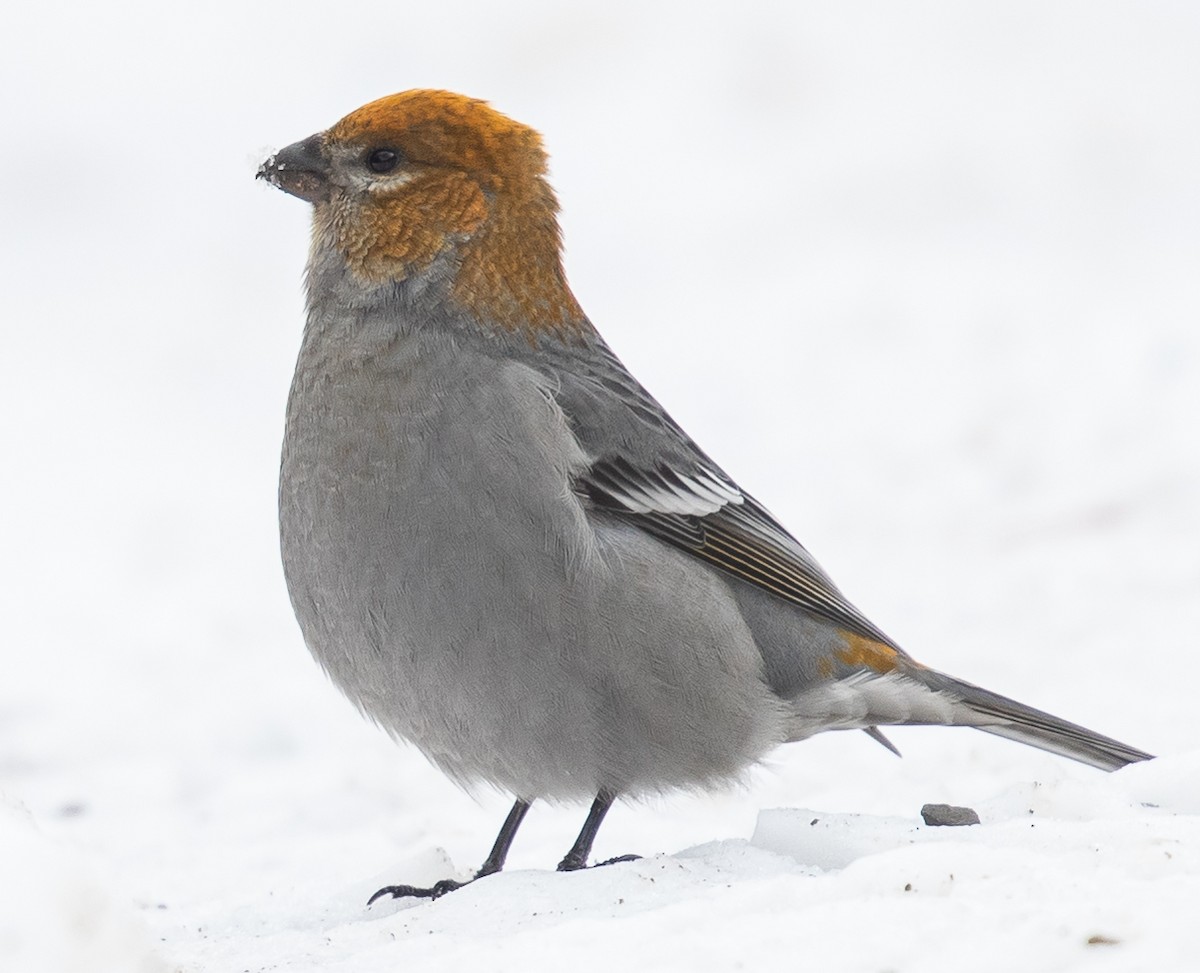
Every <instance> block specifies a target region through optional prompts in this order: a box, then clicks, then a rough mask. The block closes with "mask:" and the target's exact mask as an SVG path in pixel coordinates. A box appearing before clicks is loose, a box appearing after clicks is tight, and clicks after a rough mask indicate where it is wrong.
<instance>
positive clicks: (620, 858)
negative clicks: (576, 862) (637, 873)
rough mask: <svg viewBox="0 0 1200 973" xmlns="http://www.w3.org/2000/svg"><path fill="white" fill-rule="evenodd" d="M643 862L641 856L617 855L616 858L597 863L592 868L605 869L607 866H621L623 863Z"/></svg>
mask: <svg viewBox="0 0 1200 973" xmlns="http://www.w3.org/2000/svg"><path fill="white" fill-rule="evenodd" d="M641 860H642V856H641V855H617V857H616V858H610V859H608V861H603V862H596V864H595V865H593V866H592V867H593V868H603V867H604V866H605V865H620V864H621V862H637V861H641Z"/></svg>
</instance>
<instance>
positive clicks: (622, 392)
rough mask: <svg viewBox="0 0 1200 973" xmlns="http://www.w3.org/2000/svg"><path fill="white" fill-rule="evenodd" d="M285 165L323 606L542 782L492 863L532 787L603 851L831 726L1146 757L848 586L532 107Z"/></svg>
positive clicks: (349, 144)
mask: <svg viewBox="0 0 1200 973" xmlns="http://www.w3.org/2000/svg"><path fill="white" fill-rule="evenodd" d="M258 174H259V176H260V177H262V178H264V179H266V180H267V181H269V182H270V183H272V184H273V185H275V186H277V187H279V188H280V189H282V190H284V191H285V192H287V193H290V194H292V195H293V196H298V197H300V198H301V199H304V200H307V201H308V202H310V203H312V204H313V230H312V250H311V255H310V258H309V262H308V276H307V293H308V319H307V324H306V327H305V330H304V337H303V341H302V344H301V348H300V355H299V360H298V362H297V365H296V374H295V378H294V380H293V383H292V388H291V394H290V397H289V399H288V407H287V427H286V434H285V438H284V444H283V463H282V470H281V475H280V487H279V507H280V532H281V537H282V552H283V564H284V569H285V573H286V576H287V584H288V589H289V592H290V594H291V598H292V603H293V606H294V607H295V611H296V616H297V618H298V619H299V622H300V627H301V629H302V630H303V633H304V638H305V641H306V642H307V643H308V647H309V649H311V651H312V653H313V655H314V656H316V658H317V660H318V661H319V662H320V663H321V665H322V666H324V668H325V670H326V671H327V672H328V674H329V675H330V676H331V677H332V679H333V681H334V682H335V683H336V684H337V685H338V686H339V687H340V688H341V689H342V691H343V692H344V693H345V694H346V695H347V696H348V697H349V698H350V699H351V700H353V701H354V703H356V704H357V705H358V707H359V709H360V710H362V712H363V713H365V714H366V715H367V716H369V717H370V718H371V719H373V720H375V721H376V722H377V723H379V724H380V725H381V726H382V727H384V728H385V729H387V730H388V731H389V732H391V733H392V734H394V735H395V736H397V737H400V738H403V739H405V740H409V741H411V742H413V743H414V744H416V745H417V746H418V747H419V748H420V749H421V750H422V751H423V752H424V753H425V754H426V755H427V756H428V757H429V759H430V760H432V761H433V762H434V763H435V764H436V765H437V766H438V767H440V768H441V769H442V770H443V771H444V772H445V773H447V774H448V775H449V776H450V777H451V778H453V779H454V780H456V781H460V782H464V783H469V782H477V781H485V782H487V783H489V784H492V785H494V786H496V787H498V788H501V789H503V790H505V791H507V792H508V793H510V794H512V795H513V796H514V797H515V798H516V803H515V805H514V806H513V809H512V811H511V813H510V814H509V816H508V819H507V820H506V822H505V824H504V827H503V829H502V830H501V832H500V835H499V837H498V838H497V840H496V843H495V847H494V848H493V849H492V852H491V855H490V856H489V857H488V859H487V861H486V862H485V863H484V865H483V866H482V868H480V870H479V872H478V873H477V875H476V878H479V877H482V876H484V875H488V874H491V873H493V872H496V871H499V870H500V868H501V867H502V866H503V864H504V859H505V856H506V854H507V852H508V848H509V845H510V844H511V842H512V839H513V836H514V834H515V833H516V830H517V828H518V827H519V825H520V823H521V820H522V818H523V817H524V815H525V812H526V811H527V810H528V808H529V806H530V804H531V803H532V802H533V801H534V800H535V799H539V798H544V799H549V800H554V801H559V800H569V799H580V798H585V799H589V798H590V799H593V800H594V803H593V805H592V808H591V812H590V813H589V815H588V817H587V821H586V824H585V825H584V828H583V830H582V832H581V833H580V835H579V838H578V840H577V841H576V843H575V845H574V847H572V848H571V850H570V851H569V852H568V853H567V856H566V857H565V858H564V859H563V861H562V863H561V864H560V865H559V868H560V869H562V870H571V869H576V868H581V867H584V866H585V864H586V862H587V858H588V855H589V853H590V850H591V845H592V841H593V839H594V837H595V834H596V831H597V829H598V828H599V826H600V823H601V821H602V819H603V817H604V815H605V813H606V811H607V810H608V808H609V806H610V805H611V804H612V802H613V800H614V799H615V798H617V797H619V796H622V795H636V794H642V793H646V792H655V791H661V790H665V789H668V788H675V787H690V788H697V787H704V786H706V785H709V784H712V783H715V782H719V781H722V780H726V779H728V778H731V777H733V776H735V775H737V774H738V773H739V772H740V771H742V770H743V769H744V768H746V767H747V766H748V765H750V764H753V763H754V762H755V761H757V760H759V759H760V758H761V757H762V756H763V755H764V754H765V753H767V752H768V751H769V750H771V749H772V748H773V747H775V746H778V745H779V744H781V743H785V742H788V741H794V740H803V739H805V738H806V737H810V736H812V735H813V734H815V733H820V732H822V731H824V730H845V729H853V728H858V729H864V730H866V731H867V732H868V733H870V734H871V735H872V736H874V737H875V738H876V739H877V740H879V741H880V742H882V743H884V744H885V745H886V746H889V747H890V744H889V743H888V742H887V741H886V739H885V738H884V737H883V735H882V734H881V733H880V732H879V730H878V727H879V726H880V725H889V724H891V725H904V724H947V725H955V726H972V727H977V728H979V729H981V730H986V731H987V732H989V733H995V734H999V735H1000V736H1005V737H1010V738H1012V739H1014V740H1019V741H1021V742H1023V743H1027V744H1031V745H1033V746H1035V747H1041V748H1043V749H1045V750H1049V751H1052V752H1054V753H1058V754H1062V755H1064V756H1067V757H1071V758H1073V759H1075V760H1079V761H1082V762H1084V763H1088V764H1091V765H1092V766H1095V767H1099V768H1102V769H1105V770H1113V769H1115V768H1118V767H1121V766H1124V765H1125V764H1127V763H1130V762H1131V761H1135V760H1144V759H1147V758H1148V757H1149V755H1148V754H1146V753H1143V752H1142V751H1140V750H1137V749H1134V748H1133V747H1129V746H1126V745H1125V744H1122V743H1118V742H1117V741H1115V740H1112V739H1109V738H1107V737H1104V736H1101V735H1099V734H1097V733H1094V732H1092V731H1091V730H1087V729H1084V728H1083V727H1080V726H1076V725H1074V724H1072V723H1068V722H1066V721H1064V720H1061V719H1059V718H1057V717H1055V716H1051V715H1049V714H1047V713H1043V712H1039V711H1038V710H1035V709H1031V708H1030V707H1028V706H1024V705H1022V704H1020V703H1017V702H1014V701H1013V700H1010V699H1006V698H1005V697H1003V696H999V695H997V694H995V693H992V692H988V691H987V690H985V689H981V688H979V687H978V686H974V685H971V684H970V683H966V682H962V681H960V680H958V679H954V678H952V677H950V676H947V675H944V674H942V673H940V672H936V671H934V670H932V669H929V668H927V667H925V666H923V665H921V664H920V663H918V662H916V661H914V660H913V659H912V658H910V657H909V656H908V655H907V654H906V653H905V652H903V651H902V650H901V649H900V648H899V647H898V646H897V645H896V644H895V643H894V642H893V641H892V640H891V639H890V638H888V637H887V636H886V635H885V634H884V633H883V632H882V631H880V630H879V629H878V628H877V627H876V626H875V625H874V624H873V623H872V622H871V621H869V620H868V619H867V618H866V617H865V616H864V615H863V614H862V613H861V612H859V611H858V609H856V608H855V607H854V606H853V605H852V604H850V602H849V601H847V600H846V598H845V596H843V595H842V593H841V592H840V591H839V590H838V589H837V588H836V587H835V586H834V584H833V582H832V581H831V580H830V579H829V577H828V576H827V575H826V574H825V572H824V571H823V570H822V569H821V567H820V566H819V565H818V564H817V562H816V561H815V560H814V559H813V557H812V555H810V554H809V553H808V551H806V550H805V549H804V548H803V547H802V546H801V545H800V544H799V543H798V542H797V541H796V540H795V539H794V538H793V537H792V536H791V535H790V534H789V533H788V532H787V531H786V530H785V529H784V528H783V527H782V526H780V524H779V523H778V522H777V521H776V520H775V518H774V517H772V516H771V514H770V513H769V512H768V511H767V510H766V509H764V507H763V506H762V505H761V504H759V503H758V502H757V501H756V500H755V499H754V498H753V497H752V496H751V495H750V494H749V493H747V492H746V491H745V490H743V489H742V488H741V487H740V486H738V484H737V483H735V482H734V480H733V479H732V478H731V477H729V476H728V475H727V474H726V473H725V472H724V470H722V469H721V467H720V466H718V465H717V464H716V463H714V462H713V461H712V460H711V459H709V457H708V456H707V455H706V454H705V453H704V452H703V451H702V450H701V449H700V448H699V447H698V446H697V445H696V444H695V443H693V442H692V440H691V439H690V438H689V437H688V436H687V434H686V433H685V432H684V431H683V430H682V429H680V428H679V426H677V425H676V424H675V423H674V422H673V421H672V419H671V417H670V416H669V415H667V414H666V412H664V411H663V409H662V407H661V406H660V405H659V404H658V403H657V402H656V401H655V400H654V399H653V398H652V397H651V396H650V395H649V393H647V392H646V390H645V389H643V388H642V386H641V385H639V384H638V382H637V380H636V379H635V378H633V376H632V375H630V374H629V372H628V371H626V369H625V367H624V366H623V365H622V364H621V362H620V361H619V360H618V359H617V357H616V356H615V355H614V354H613V353H612V352H611V351H610V350H609V348H608V347H607V345H605V343H604V341H603V339H602V338H601V337H600V335H599V334H597V332H596V330H595V328H593V326H592V324H591V322H590V321H589V320H588V319H587V317H586V315H585V314H584V313H583V311H582V310H581V309H580V307H579V304H578V303H577V302H576V300H575V298H574V296H572V294H571V290H570V288H569V287H568V286H567V281H566V277H565V276H564V274H563V269H562V262H561V253H560V251H561V247H560V239H559V228H558V222H557V218H556V214H557V210H558V206H557V202H556V200H555V196H554V192H553V190H552V189H551V188H550V186H549V184H548V183H547V181H546V155H545V152H544V151H543V149H542V142H541V138H540V137H539V135H538V134H537V133H536V132H535V131H533V130H532V129H530V128H528V127H526V126H525V125H521V124H519V123H518V122H514V121H512V120H511V119H509V118H506V117H505V116H504V115H501V114H500V113H499V112H497V111H495V110H493V109H492V108H490V107H489V106H488V105H487V104H485V103H484V102H482V101H476V100H473V99H470V98H465V97H462V96H460V95H456V94H451V93H448V92H443V91H408V92H404V93H402V94H398V95H392V96H390V97H386V98H382V99H380V100H379V101H375V102H372V103H371V104H368V105H366V106H364V107H362V108H360V109H358V110H357V111H355V112H353V113H351V114H350V115H347V116H346V117H345V118H343V119H342V120H341V121H340V122H338V123H337V124H336V125H334V126H333V127H332V128H330V129H329V130H328V131H326V132H322V133H320V134H317V135H314V136H312V137H310V138H307V139H305V140H304V141H302V142H297V143H295V144H294V145H290V146H288V147H287V148H285V149H282V150H281V151H280V152H278V153H277V154H276V155H274V156H272V157H271V158H270V159H268V160H267V161H266V162H265V163H264V164H263V165H262V167H261V168H260V170H259V173H258ZM459 884H460V883H457V882H454V881H451V880H446V881H444V882H439V883H437V884H436V885H434V886H432V887H431V888H415V887H413V886H406V885H400V886H390V887H388V888H387V889H381V890H380V892H379V893H377V895H378V894H384V893H391V894H393V895H397V896H400V895H419V896H438V895H441V894H443V893H445V892H447V891H450V890H452V889H454V888H457V887H458V886H459ZM372 901H373V899H372Z"/></svg>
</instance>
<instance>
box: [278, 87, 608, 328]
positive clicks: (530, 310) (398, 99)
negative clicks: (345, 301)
mask: <svg viewBox="0 0 1200 973" xmlns="http://www.w3.org/2000/svg"><path fill="white" fill-rule="evenodd" d="M318 139H319V144H320V146H321V151H322V153H323V156H324V158H325V160H326V162H327V164H328V165H329V166H330V172H329V174H328V180H329V188H328V191H327V192H323V193H321V194H315V193H314V194H313V195H309V196H305V198H310V199H312V201H313V202H315V203H316V207H317V209H316V214H315V215H316V223H315V226H316V230H317V236H318V238H319V239H322V238H323V239H325V240H327V241H330V242H332V243H333V245H334V246H336V247H337V248H338V249H339V250H340V251H341V253H342V254H343V256H344V258H345V260H346V264H347V266H348V268H349V269H350V271H351V272H352V273H353V274H354V275H355V276H356V277H358V278H360V279H362V280H363V281H364V282H369V283H382V282H385V281H388V280H403V279H405V278H408V277H411V276H413V275H416V274H419V273H420V272H421V271H423V270H425V269H426V268H428V267H429V266H430V265H431V264H432V263H433V262H434V260H435V259H437V258H438V257H441V256H444V255H445V256H449V257H450V263H449V266H450V267H451V268H453V270H452V274H451V277H452V283H451V286H450V293H449V295H448V296H449V299H450V300H451V301H453V302H455V303H456V304H457V305H459V306H460V307H461V308H462V309H464V310H466V311H468V312H470V313H473V314H474V315H475V316H476V317H477V318H478V319H479V320H480V321H481V322H486V323H489V324H492V325H494V326H499V327H501V328H504V329H507V330H511V331H522V332H525V333H526V334H527V336H528V337H529V339H530V340H531V341H535V340H537V338H538V337H539V336H540V335H542V334H546V333H554V334H557V335H559V336H561V337H568V336H571V335H579V334H582V333H584V332H585V331H588V330H590V327H589V326H588V324H587V322H586V319H585V318H584V316H583V312H582V311H581V310H580V308H579V305H578V303H577V302H576V301H575V298H574V296H573V295H572V294H571V290H570V288H569V287H568V286H567V281H566V276H565V275H564V273H563V269H562V255H561V251H562V245H561V238H560V234H559V228H558V203H557V200H556V199H555V196H554V191H553V190H552V189H551V188H550V185H549V183H548V182H547V181H546V153H545V151H544V149H543V148H542V139H541V136H540V135H538V133H537V132H535V131H534V130H533V129H532V128H529V127H528V126H526V125H522V124H520V123H519V122H515V121H513V120H512V119H510V118H508V117H506V116H504V115H502V114H500V112H498V111H496V110H495V109H493V108H491V107H490V106H488V105H487V104H486V103H485V102H482V101H478V100H476V99H473V98H466V97H464V96H462V95H457V94H453V93H451V92H447V91H426V90H417V91H406V92H402V93H401V94H396V95H389V96H387V97H385V98H380V99H379V100H378V101H373V102H371V103H370V104H367V105H364V106H363V107H362V108H359V109H358V110H357V111H354V112H351V113H350V114H349V115H347V116H346V117H345V118H343V119H342V120H341V121H339V122H338V123H337V124H335V125H334V126H333V127H332V128H330V129H329V130H328V131H327V132H325V133H323V134H322V135H321V136H318ZM299 144H301V145H302V144H304V143H299ZM285 151H286V150H285ZM282 156H283V153H280V157H282ZM273 181H274V180H273ZM285 188H286V187H285ZM298 194H299V193H298Z"/></svg>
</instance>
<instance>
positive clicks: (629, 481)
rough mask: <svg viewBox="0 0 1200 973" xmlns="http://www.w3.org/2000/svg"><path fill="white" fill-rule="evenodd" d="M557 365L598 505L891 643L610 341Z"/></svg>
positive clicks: (588, 488)
mask: <svg viewBox="0 0 1200 973" xmlns="http://www.w3.org/2000/svg"><path fill="white" fill-rule="evenodd" d="M554 365H556V366H557V367H553V368H552V372H553V378H554V385H555V386H556V395H555V397H556V399H557V401H558V403H559V406H560V407H561V408H562V409H563V412H564V413H565V415H566V416H567V418H568V420H569V421H570V422H571V425H572V429H573V431H574V433H575V435H576V437H577V438H578V440H579V443H580V446H581V447H582V449H583V451H584V453H585V455H587V456H588V457H589V459H590V464H589V465H588V466H587V467H586V469H584V470H583V471H582V472H581V473H580V474H579V475H578V476H577V478H576V482H575V489H576V491H577V492H578V493H579V494H580V495H581V496H583V497H585V498H586V499H587V500H588V501H589V502H590V503H591V504H593V505H594V507H596V508H598V509H601V510H605V511H608V512H609V513H611V514H613V515H615V516H617V517H620V518H621V519H622V520H624V521H626V522H628V523H630V524H634V525H635V526H637V527H639V528H641V529H642V530H644V531H646V532H647V533H649V534H652V535H654V536H655V537H657V538H659V539H660V540H662V541H664V542H665V543H667V544H670V545H672V546H674V547H676V548H678V549H680V550H682V551H685V552H687V553H688V554H690V555H692V556H694V557H697V558H699V559H701V560H703V561H706V562H708V563H709V564H711V565H713V566H714V567H716V568H719V569H720V570H722V571H724V572H726V573H728V574H730V575H733V576H735V577H738V578H741V579H743V580H744V581H747V582H749V583H750V584H752V585H756V586H758V587H759V588H762V589H763V590H765V591H768V592H770V593H771V594H773V595H775V596H777V597H779V598H782V599H784V600H785V601H789V602H791V603H792V604H795V605H798V606H799V607H801V608H803V609H805V610H806V611H809V612H812V613H813V614H815V615H820V616H822V617H824V618H827V619H829V620H830V621H832V622H834V623H835V624H837V625H838V626H840V627H842V628H844V629H846V630H848V631H850V632H853V633H856V634H859V635H862V636H865V637H866V638H869V639H873V640H875V641H878V642H882V643H884V644H885V645H889V646H892V647H895V646H894V643H893V642H892V641H891V639H889V638H888V637H887V636H886V635H884V634H883V632H881V631H880V630H879V629H878V628H876V627H875V626H874V625H873V624H872V623H871V622H870V621H869V620H868V619H867V618H866V616H864V615H863V614H862V613H861V612H860V611H859V610H858V609H857V608H855V607H854V606H853V605H852V604H851V603H850V602H849V601H848V600H847V599H846V597H845V596H844V595H843V594H842V593H841V592H840V591H838V589H837V587H836V586H835V585H834V583H833V582H832V580H830V578H829V576H828V575H827V574H826V573H825V572H824V571H823V570H822V569H821V566H820V565H819V564H817V562H816V559H815V558H813V556H812V555H811V554H809V553H808V551H806V550H805V549H804V547H803V546H801V544H800V542H799V541H797V540H796V539H795V538H794V537H792V535H791V534H789V533H788V532H787V531H786V530H785V529H784V528H783V527H782V526H781V525H780V524H779V522H778V521H777V520H776V519H775V518H774V517H772V516H771V514H770V513H769V512H768V511H767V510H766V508H765V507H763V506H762V504H760V503H759V502H758V501H757V500H755V499H754V498H753V497H752V496H750V495H749V494H748V493H746V492H745V491H744V490H742V489H741V488H740V487H739V486H738V485H737V484H736V483H735V482H734V481H733V480H732V479H731V478H730V477H729V476H727V475H726V474H725V472H724V471H723V470H722V469H721V468H720V467H719V466H718V465H717V464H716V463H714V462H713V461H712V460H711V459H709V457H708V456H707V455H705V453H704V452H703V451H702V450H701V449H700V448H699V447H698V446H697V445H696V444H695V443H694V442H693V441H692V440H691V439H690V438H689V437H688V435H687V434H686V433H685V432H684V431H683V430H682V429H680V428H679V426H678V425H676V423H675V422H674V420H672V419H671V417H670V416H669V415H668V414H667V413H666V411H665V410H664V409H663V408H662V406H660V405H659V404H658V402H656V401H655V400H654V398H653V397H652V396H651V395H650V394H649V393H648V392H647V391H646V390H645V389H644V388H642V386H641V385H640V384H639V383H638V382H637V380H636V379H634V378H633V376H632V375H630V374H629V372H628V370H626V368H625V367H624V365H622V364H621V362H620V360H619V359H617V357H616V356H615V355H614V354H612V352H611V351H609V349H608V348H607V347H606V346H604V345H602V344H598V345H595V346H592V347H591V348H590V349H589V351H588V353H587V354H580V355H578V356H575V355H572V356H571V360H570V362H569V363H568V362H554Z"/></svg>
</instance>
